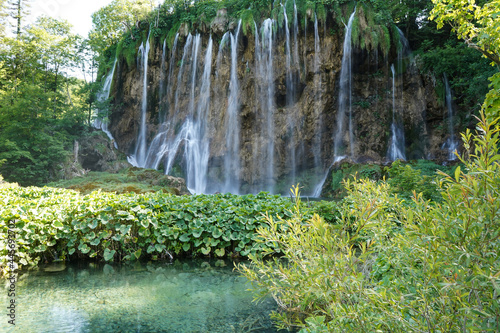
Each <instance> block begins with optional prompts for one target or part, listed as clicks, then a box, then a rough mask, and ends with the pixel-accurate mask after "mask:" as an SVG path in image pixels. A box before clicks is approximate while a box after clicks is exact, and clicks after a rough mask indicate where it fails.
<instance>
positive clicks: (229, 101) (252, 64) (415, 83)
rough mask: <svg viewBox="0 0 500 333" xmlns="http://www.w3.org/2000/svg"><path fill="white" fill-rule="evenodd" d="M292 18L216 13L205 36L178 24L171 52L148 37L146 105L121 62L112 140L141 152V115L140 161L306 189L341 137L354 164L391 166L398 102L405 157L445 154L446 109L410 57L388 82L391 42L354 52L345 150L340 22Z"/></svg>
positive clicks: (228, 186)
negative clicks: (285, 21)
mask: <svg viewBox="0 0 500 333" xmlns="http://www.w3.org/2000/svg"><path fill="white" fill-rule="evenodd" d="M289 21H290V23H289V28H288V29H286V27H284V26H280V25H279V24H277V23H276V22H271V21H269V20H268V21H265V22H263V23H261V24H256V25H255V26H256V27H257V30H256V31H257V36H256V35H255V34H252V33H251V32H250V33H247V35H245V34H244V33H243V29H242V27H241V26H240V25H239V24H238V22H230V21H229V20H228V19H227V17H226V16H225V13H224V11H221V12H219V14H218V16H217V18H216V19H215V20H214V22H213V23H212V25H211V26H210V27H202V28H203V29H201V28H200V30H199V31H201V32H200V33H196V32H194V33H192V34H190V33H189V31H188V30H187V29H185V28H183V27H182V26H181V29H180V30H179V35H178V36H177V37H176V40H175V41H174V42H173V43H169V45H170V44H172V47H170V48H169V47H165V48H164V45H163V41H162V40H157V39H151V40H150V43H151V44H150V45H151V49H150V52H149V54H148V73H147V83H146V84H147V92H148V94H147V101H146V102H147V103H146V104H145V105H146V107H145V109H144V104H143V103H144V101H143V81H144V80H143V79H144V73H143V71H142V66H132V67H128V66H127V63H126V62H125V61H124V60H123V59H118V63H117V69H116V73H115V78H114V88H113V91H112V94H111V95H112V96H113V104H114V108H113V113H112V115H111V117H110V118H111V119H110V120H111V122H110V131H111V133H112V134H113V136H114V138H115V139H116V141H117V143H118V147H119V148H120V149H121V150H122V151H123V152H125V153H126V154H128V155H131V156H132V157H134V155H136V154H137V144H138V136H139V132H140V127H141V115H142V114H141V112H143V111H142V110H145V111H146V113H145V119H146V123H145V126H146V133H147V135H146V137H147V146H148V152H147V153H148V157H147V158H145V159H144V160H143V161H140V162H137V161H136V162H137V163H136V164H138V165H139V166H141V167H150V168H151V167H153V168H160V169H164V170H165V171H166V172H168V173H170V174H176V175H183V176H185V177H186V178H187V184H188V187H190V188H191V189H195V191H196V192H215V191H227V190H231V191H233V192H240V193H242V192H255V191H259V190H269V191H273V192H280V191H283V190H286V188H288V187H289V186H290V185H291V184H293V183H296V182H298V181H300V182H301V184H304V185H306V186H307V187H308V190H306V192H308V191H309V192H310V193H311V194H312V192H313V188H314V185H315V184H317V183H318V182H319V181H320V179H321V178H322V177H323V175H324V174H325V172H326V171H327V169H328V168H329V166H330V165H331V164H332V163H333V160H334V158H335V156H334V151H333V147H334V140H335V138H336V137H337V138H341V140H342V145H341V146H342V147H343V150H342V155H349V157H350V158H351V159H352V160H355V161H359V162H368V161H375V162H377V161H378V162H388V160H387V152H388V144H389V140H390V136H391V123H392V114H393V109H394V105H395V102H394V100H395V99H397V108H398V109H399V111H398V112H400V114H401V116H402V121H403V124H404V133H405V142H406V149H405V150H406V157H407V158H408V159H414V158H444V157H445V156H446V152H443V151H442V150H441V148H440V147H441V145H442V143H443V142H444V141H445V137H444V136H445V134H444V130H443V129H442V128H446V126H443V121H445V117H446V111H445V107H444V105H443V102H442V101H440V99H439V98H438V97H437V96H436V94H435V91H434V83H433V80H432V77H430V76H428V75H424V74H421V73H419V71H418V68H417V64H418V59H416V60H415V59H414V60H409V59H407V60H406V65H405V68H404V69H403V70H401V71H400V73H397V74H395V75H396V78H395V79H394V80H393V75H392V72H391V65H392V64H394V63H396V62H397V61H398V60H397V57H398V51H397V50H396V48H395V47H394V46H393V47H392V48H391V50H390V52H389V54H387V55H383V54H382V52H381V51H379V50H371V51H366V50H362V49H359V48H354V50H353V54H352V73H353V74H352V77H351V80H352V91H351V96H352V99H351V102H350V105H351V108H350V110H351V111H350V119H352V124H351V125H352V132H353V133H352V137H353V138H354V140H353V144H352V149H351V147H350V142H351V141H350V140H349V133H348V131H347V130H346V127H347V126H344V127H343V128H344V132H342V133H341V135H337V136H336V131H337V130H338V124H337V123H336V122H337V113H338V108H339V87H340V83H339V80H340V71H341V62H342V55H343V47H342V46H343V42H344V30H345V29H344V27H343V26H339V25H338V24H337V23H336V22H335V20H333V19H332V18H328V19H327V21H326V22H325V23H324V24H317V25H315V24H314V23H315V22H314V18H313V17H312V18H311V20H310V21H309V22H308V24H307V27H306V28H303V27H302V26H300V27H299V26H296V25H295V23H294V20H293V19H292V18H291V19H290V20H289ZM251 29H252V26H251V25H249V26H247V29H246V30H251ZM203 31H204V32H203ZM247 32H248V31H247ZM256 37H257V38H256ZM393 44H395V43H393ZM232 51H234V52H232ZM207 52H210V54H207ZM207 61H208V62H209V63H207ZM235 82H236V84H235ZM393 82H394V83H393ZM235 89H236V90H235ZM394 89H396V90H394ZM394 91H398V92H399V93H398V94H397V96H393V95H394V94H393V92H394ZM235 97H236V99H235ZM235 103H236V104H235ZM234 115H236V116H234ZM228 138H229V140H228ZM349 151H352V152H353V154H350V153H349ZM338 155H340V154H338ZM230 160H232V161H230ZM305 194H308V193H305Z"/></svg>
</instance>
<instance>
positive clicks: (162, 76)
mask: <svg viewBox="0 0 500 333" xmlns="http://www.w3.org/2000/svg"><path fill="white" fill-rule="evenodd" d="M166 48H167V39H166V38H165V40H164V41H163V49H162V53H161V63H160V89H159V93H158V95H159V101H160V104H159V106H160V116H159V118H160V124H161V123H163V122H164V121H165V105H164V104H163V103H162V100H163V95H164V86H165V58H166V53H167V50H166Z"/></svg>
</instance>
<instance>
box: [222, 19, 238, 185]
mask: <svg viewBox="0 0 500 333" xmlns="http://www.w3.org/2000/svg"><path fill="white" fill-rule="evenodd" d="M240 29H241V20H240V21H239V22H238V27H237V28H236V31H235V33H234V34H230V35H229V39H230V41H231V77H230V82H229V97H228V107H227V111H226V122H225V127H226V128H225V130H226V148H227V151H226V154H225V156H224V167H225V172H226V180H225V184H224V188H223V192H231V193H234V194H238V193H239V191H240V179H239V175H238V173H239V170H240V119H239V118H240V115H239V110H240V102H239V98H238V94H239V83H238V72H237V71H238V69H237V67H236V66H237V64H238V37H239V33H240Z"/></svg>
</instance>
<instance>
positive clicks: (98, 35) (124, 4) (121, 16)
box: [89, 0, 152, 56]
mask: <svg viewBox="0 0 500 333" xmlns="http://www.w3.org/2000/svg"><path fill="white" fill-rule="evenodd" d="M151 5H152V3H151V1H145V0H142V1H141V0H140V1H133V0H113V1H112V2H111V3H110V4H109V5H107V6H104V7H102V8H101V9H99V10H98V11H97V12H95V13H94V14H92V24H93V27H92V30H91V31H90V32H89V43H90V45H91V46H92V48H93V49H94V50H95V51H96V52H97V53H98V54H99V55H101V56H102V55H103V54H104V51H105V50H106V49H108V48H109V47H110V46H112V45H114V44H116V43H118V41H119V39H120V37H121V36H122V35H123V34H124V33H126V32H131V31H132V28H133V27H134V26H136V25H137V24H138V23H139V22H140V20H143V19H145V18H146V16H147V14H148V13H149V11H151ZM131 36H132V39H133V38H134V37H133V35H132V34H131Z"/></svg>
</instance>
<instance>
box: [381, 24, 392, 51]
mask: <svg viewBox="0 0 500 333" xmlns="http://www.w3.org/2000/svg"><path fill="white" fill-rule="evenodd" d="M379 29H380V40H381V42H380V49H381V50H382V53H383V54H384V55H388V54H389V50H390V48H391V34H390V33H389V29H387V27H386V26H385V25H381V26H379Z"/></svg>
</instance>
